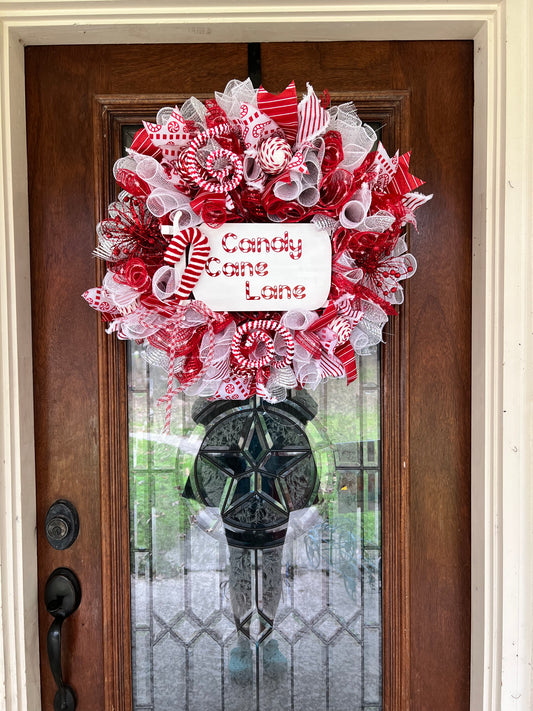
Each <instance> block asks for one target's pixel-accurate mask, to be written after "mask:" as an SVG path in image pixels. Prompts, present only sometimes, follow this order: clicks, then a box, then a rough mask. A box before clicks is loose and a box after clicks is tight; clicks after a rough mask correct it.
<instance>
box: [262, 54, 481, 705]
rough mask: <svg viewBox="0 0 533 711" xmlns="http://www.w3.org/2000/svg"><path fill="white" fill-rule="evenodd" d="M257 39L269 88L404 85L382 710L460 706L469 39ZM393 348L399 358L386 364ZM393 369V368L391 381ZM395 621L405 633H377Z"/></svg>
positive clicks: (387, 427) (466, 542)
mask: <svg viewBox="0 0 533 711" xmlns="http://www.w3.org/2000/svg"><path fill="white" fill-rule="evenodd" d="M262 50H263V51H262V61H263V82H264V83H265V84H266V85H267V86H268V88H269V90H270V91H278V90H281V89H283V88H284V87H285V86H286V85H287V83H288V82H289V81H290V80H291V79H293V78H294V79H295V81H296V84H297V86H299V87H302V86H304V85H305V82H306V81H311V83H312V84H313V86H314V88H315V90H316V91H317V93H318V92H320V91H321V90H322V88H324V87H326V88H329V89H333V88H334V89H335V90H337V91H342V90H391V89H393V90H400V91H402V90H403V91H407V92H409V95H410V101H409V114H410V116H409V121H410V130H409V132H408V134H407V135H408V139H407V142H406V143H405V142H404V141H403V140H402V142H401V144H400V146H399V147H400V148H402V149H403V150H405V149H407V148H410V149H412V151H413V155H412V162H411V166H412V169H413V172H414V174H415V175H420V176H422V177H423V178H424V179H425V180H426V181H427V185H426V186H425V190H426V192H434V193H435V197H434V199H433V201H432V202H431V203H430V204H429V205H428V206H427V207H426V208H424V209H422V210H420V216H419V218H418V227H419V232H418V233H417V232H416V231H415V230H412V231H411V247H412V250H413V253H414V254H415V255H416V258H417V260H418V264H419V270H418V272H417V274H416V276H415V278H414V279H413V280H412V281H411V282H409V285H408V289H407V302H406V303H405V304H404V305H403V306H402V307H401V316H400V319H399V321H397V322H396V324H394V329H395V330H394V331H393V332H391V333H390V335H389V336H388V337H387V339H386V340H387V344H386V345H385V347H384V349H383V354H384V378H385V382H384V400H385V401H387V399H388V398H389V397H392V398H393V400H395V399H396V398H397V397H399V402H398V406H399V409H398V411H397V412H396V414H395V415H394V416H393V417H392V419H390V418H389V416H388V415H387V413H386V412H384V419H383V442H384V445H383V456H384V501H383V505H384V507H385V508H386V507H389V508H390V511H391V513H392V518H391V517H390V516H389V517H388V518H387V517H386V516H385V514H384V523H383V553H384V557H386V558H388V559H389V561H390V562H389V566H390V565H391V564H392V565H393V567H392V569H391V568H390V567H386V568H384V571H385V572H384V581H383V582H384V613H385V615H386V611H387V609H389V610H390V611H391V615H392V617H391V618H390V619H388V618H387V617H386V616H385V618H384V619H385V629H384V663H385V668H384V675H385V676H384V682H385V684H384V707H385V708H386V709H391V710H394V711H397V710H399V709H401V710H402V711H427V710H428V709H431V710H432V711H449V709H454V710H455V711H463V710H464V711H466V709H468V708H469V667H470V442H469V437H470V333H471V317H470V313H471V182H472V168H471V166H472V105H473V79H472V77H473V46H472V43H471V42H466V41H465V42H403V43H402V42H366V43H358V44H353V43H352V44H349V43H335V42H334V43H321V44H318V43H305V44H292V45H286V44H284V45H277V44H275V43H274V44H266V45H263V48H262ZM396 349H398V350H399V361H398V364H397V365H395V364H394V363H388V361H389V359H390V358H392V359H393V361H394V359H395V356H394V351H395V350H396ZM390 368H392V369H393V370H394V368H399V369H400V372H399V376H398V378H394V373H390ZM387 371H389V375H387ZM390 375H392V376H393V380H392V381H391V382H390V383H387V378H388V377H390ZM396 382H397V383H399V387H400V392H399V393H398V392H396V388H397V387H398V385H396V384H395V383H396ZM387 478H388V482H389V485H390V484H391V483H392V484H393V486H392V488H389V493H391V492H392V493H393V495H394V497H399V500H397V501H396V502H395V503H393V502H390V504H388V503H387V501H386V498H387V496H388V492H387V490H386V488H387ZM394 480H396V484H395V485H394ZM407 497H408V499H407ZM395 517H399V520H397V519H396V518H395ZM398 525H399V526H401V527H403V528H404V533H401V534H400V539H399V540H400V542H402V543H405V544H407V545H408V548H407V549H404V550H401V551H397V554H399V555H400V556H401V561H402V563H401V567H400V570H399V571H398V572H399V574H400V577H399V578H394V577H393V578H389V579H387V576H388V574H389V572H393V575H394V570H395V569H396V570H397V568H395V566H394V564H393V560H392V559H391V555H396V553H393V552H392V551H394V549H395V547H396V545H397V542H398V538H397V536H398V531H397V530H395V528H396V527H397V526H398ZM391 537H392V540H391ZM389 548H391V549H392V550H391V551H389ZM406 566H408V568H407V567H406ZM406 572H407V574H408V576H409V577H408V580H405V579H404V578H403V575H404V574H405V573H406ZM406 586H407V587H406ZM405 590H407V591H408V595H407V598H406V599H404V598H403V596H404V594H405V593H404V591H405ZM398 615H400V617H401V623H400V625H399V624H398V618H397V616H398ZM389 624H390V625H391V628H390V629H389V630H388V629H387V626H388V625H389ZM403 624H406V625H407V627H406V628H405V629H403V638H402V639H396V641H394V639H390V637H389V640H388V642H387V636H390V635H392V636H393V637H394V636H395V635H396V636H397V634H398V630H399V629H401V628H402V625H403ZM395 630H396V631H395ZM407 642H408V643H407ZM398 654H400V655H401V657H400V658H398Z"/></svg>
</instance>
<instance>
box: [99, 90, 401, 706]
mask: <svg viewBox="0 0 533 711" xmlns="http://www.w3.org/2000/svg"><path fill="white" fill-rule="evenodd" d="M330 96H331V100H332V103H333V104H342V103H344V102H346V101H353V102H354V104H355V105H356V106H357V111H358V115H359V117H360V118H361V119H362V120H363V121H365V122H376V123H378V124H379V125H381V126H383V132H382V138H381V140H382V141H383V143H384V145H385V146H386V147H387V146H395V147H398V149H399V150H400V151H401V152H403V151H407V150H409V145H408V141H409V117H410V112H409V98H410V97H409V92H407V91H394V90H391V91H373V92H368V91H351V92H339V91H331V92H330ZM196 97H197V98H198V99H200V100H202V101H203V100H205V99H207V98H209V97H208V95H201V94H196ZM186 99H188V95H187V94H184V95H179V94H177V95H176V94H174V95H168V96H161V95H146V96H141V95H136V94H135V95H101V96H96V97H95V102H94V164H95V178H96V190H95V195H96V201H97V213H98V214H97V217H96V220H97V221H99V220H102V219H104V218H105V215H106V209H107V206H108V205H109V203H110V202H111V201H112V200H114V199H115V198H116V185H115V182H114V181H113V180H112V168H113V164H114V162H115V160H116V159H117V157H119V156H120V155H121V151H122V128H123V126H131V125H132V124H133V125H134V124H138V125H140V124H141V123H142V121H143V120H148V121H154V122H155V118H156V114H157V111H158V109H159V108H160V107H161V106H167V105H173V104H177V105H181V103H183V102H184V101H185V100H186ZM98 267H99V277H100V278H99V281H101V279H102V278H103V276H104V274H105V271H106V268H105V264H104V262H101V261H100V262H98ZM408 332H409V310H408V309H407V308H402V309H401V310H400V314H399V318H398V319H393V320H392V321H391V322H390V324H389V333H390V338H389V343H388V346H387V348H384V349H383V350H382V356H381V357H382V361H381V370H382V392H383V402H384V407H383V409H382V434H381V441H382V471H381V475H382V481H383V486H382V520H383V535H382V557H383V569H384V570H386V571H387V575H386V576H384V579H383V619H385V620H390V624H387V625H384V627H383V702H384V707H385V708H389V709H397V708H398V709H399V708H407V706H406V703H407V704H408V698H409V685H410V680H411V668H410V656H409V650H410V640H409V629H410V621H409V615H410V602H409V600H410V595H409V580H410V569H409V516H408V513H409V469H408V468H406V469H403V470H402V462H404V461H409V438H408V436H407V434H408V433H407V431H406V428H405V427H402V426H401V423H402V422H407V421H408V419H409V415H408V408H409V397H408V393H407V390H406V384H407V383H408V382H409V376H408V373H409V349H408V347H407V341H408V338H407V335H406V334H408ZM126 371H127V368H126V347H125V342H124V341H119V340H118V339H116V338H108V337H107V336H106V334H105V324H103V323H100V325H99V331H98V373H99V375H98V380H99V401H100V432H101V433H103V436H102V439H101V444H100V462H101V464H100V467H101V487H102V496H101V499H102V568H103V572H102V577H103V579H104V580H106V581H109V583H108V586H107V589H106V590H105V591H104V600H103V628H104V656H105V660H104V669H105V670H109V671H107V672H106V674H105V676H106V683H105V699H106V704H107V706H106V708H107V707H109V708H110V709H117V711H119V710H120V709H128V708H131V700H132V688H131V680H129V679H124V674H123V672H122V670H123V669H128V668H130V667H131V636H130V625H131V616H130V548H129V500H128V480H127V478H126V477H125V476H124V472H128V471H129V449H128V438H127V434H126V433H127V430H128V410H127V372H126ZM402 382H403V386H402Z"/></svg>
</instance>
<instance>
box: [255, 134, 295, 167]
mask: <svg viewBox="0 0 533 711" xmlns="http://www.w3.org/2000/svg"><path fill="white" fill-rule="evenodd" d="M257 158H258V160H259V164H260V166H261V168H263V170H264V171H265V173H268V174H269V175H277V174H278V173H281V172H283V171H284V170H285V168H286V167H287V166H288V165H289V163H290V161H291V158H292V151H291V147H290V146H289V144H288V143H287V141H286V140H285V139H283V138H279V136H271V137H270V138H267V139H265V140H264V141H263V143H261V145H260V146H259V150H258V152H257Z"/></svg>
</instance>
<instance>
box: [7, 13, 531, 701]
mask: <svg viewBox="0 0 533 711" xmlns="http://www.w3.org/2000/svg"><path fill="white" fill-rule="evenodd" d="M532 23H533V6H532V4H531V2H530V0H499V1H494V2H483V1H481V0H456V1H455V2H444V1H443V2H439V1H438V0H433V1H432V0H429V1H427V2H425V1H424V0H411V2H403V0H389V2H382V1H379V0H366V2H365V3H364V4H359V3H356V2H354V1H352V2H347V1H345V0H338V1H337V2H336V3H335V4H332V5H330V6H327V5H326V6H324V5H323V4H322V3H320V2H318V1H316V0H307V1H306V2H300V1H299V0H293V3H292V5H287V4H286V3H281V2H278V0H274V1H273V2H270V3H267V2H263V3H262V4H257V5H253V6H252V5H251V4H246V3H244V2H241V1H240V0H234V1H233V2H232V3H231V4H228V5H220V4H219V3H218V2H217V0H203V2H202V4H201V5H200V6H199V7H198V6H194V0H184V1H183V2H181V3H171V2H170V1H169V0H159V3H158V4H157V7H156V8H154V7H153V6H152V4H150V3H148V2H147V1H146V0H129V1H128V2H118V1H114V0H111V1H109V2H108V1H107V0H106V1H105V2H104V1H103V0H94V1H91V2H86V1H85V0H50V1H49V2H46V3H42V2H38V1H34V2H32V1H30V0H20V1H19V2H4V3H3V5H2V6H0V43H1V50H0V51H1V57H2V60H1V67H0V72H1V74H0V108H1V111H0V159H1V171H0V224H1V226H2V228H3V229H2V234H1V236H0V237H1V241H0V245H1V246H0V314H1V329H2V341H1V344H0V353H1V361H0V398H1V399H0V402H1V405H0V413H1V418H2V425H3V432H2V438H1V439H0V452H1V454H2V457H1V465H0V466H2V469H3V474H2V476H1V477H0V708H4V707H5V708H6V710H7V711H15V710H17V711H36V709H38V708H39V707H40V706H39V703H40V702H39V678H38V643H37V599H36V577H37V573H36V539H35V505H34V500H35V485H34V457H33V426H32V420H33V416H32V409H33V398H32V386H31V337H30V329H29V324H30V283H29V282H30V278H29V249H28V208H27V175H26V143H25V121H24V45H27V44H86V43H107V42H109V43H120V42H128V43H135V42H223V41H231V42H241V41H242V42H250V41H274V40H275V41H290V40H324V41H327V40H364V39H376V40H377V39H468V38H471V39H473V40H474V42H475V106H474V120H475V126H474V216H473V220H474V223H473V230H474V250H473V293H474V301H473V324H474V327H473V368H472V376H473V379H472V389H473V392H472V403H473V405H472V406H473V417H472V421H473V425H472V445H473V446H472V501H473V506H472V692H471V699H472V701H471V709H472V711H500V710H502V711H511V709H512V710H513V711H529V709H530V708H532V707H533V692H532V680H533V675H532V671H531V666H532V649H533V606H532V605H531V589H532V583H533V556H532V532H533V511H532V489H531V484H530V482H529V476H528V474H529V472H528V463H529V462H531V447H532V444H531V440H532V437H531V434H532V430H531V422H532V416H531V405H530V403H531V402H533V397H532V396H533V392H532V391H533V367H530V368H529V369H528V368H527V365H528V364H529V365H530V366H531V365H532V363H531V353H532V350H533V349H532V345H533V341H532V328H531V326H532V323H531V304H532V303H533V298H532V296H533V294H532V287H531V284H532V281H533V280H531V278H530V273H531V239H532V227H531V225H532V223H533V207H532V206H533V175H532V165H533V120H532V118H531V116H532V109H533V105H532V77H533V49H532V47H531V45H532V43H533V26H532Z"/></svg>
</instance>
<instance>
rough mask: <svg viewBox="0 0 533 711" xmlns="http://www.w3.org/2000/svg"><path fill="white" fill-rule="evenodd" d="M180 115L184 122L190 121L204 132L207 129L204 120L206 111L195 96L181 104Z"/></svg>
mask: <svg viewBox="0 0 533 711" xmlns="http://www.w3.org/2000/svg"><path fill="white" fill-rule="evenodd" d="M181 115H182V116H183V118H184V119H185V121H190V122H191V123H193V124H196V126H198V128H200V129H201V130H205V129H206V128H207V122H206V118H205V117H206V115H207V109H206V108H205V106H204V105H203V103H202V102H201V101H199V100H198V99H197V98H196V97H195V96H191V98H190V99H187V101H186V102H185V103H184V104H182V106H181Z"/></svg>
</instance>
